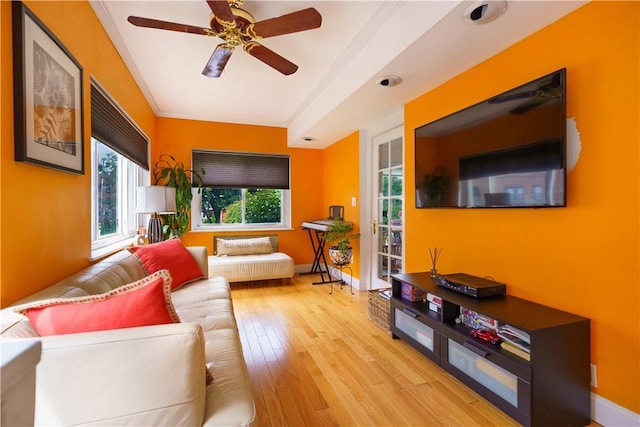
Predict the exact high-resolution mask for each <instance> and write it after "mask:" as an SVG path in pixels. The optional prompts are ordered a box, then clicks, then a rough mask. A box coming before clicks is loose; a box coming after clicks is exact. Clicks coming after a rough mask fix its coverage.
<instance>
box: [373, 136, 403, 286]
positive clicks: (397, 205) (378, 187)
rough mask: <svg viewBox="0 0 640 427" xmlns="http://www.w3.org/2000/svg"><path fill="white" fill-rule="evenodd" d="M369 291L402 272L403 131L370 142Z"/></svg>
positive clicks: (388, 283)
mask: <svg viewBox="0 0 640 427" xmlns="http://www.w3.org/2000/svg"><path fill="white" fill-rule="evenodd" d="M372 149H373V167H372V168H371V170H372V172H373V176H372V180H371V182H372V196H371V200H372V201H373V203H372V204H371V205H372V208H373V212H372V215H371V217H372V218H373V222H372V234H373V236H372V237H373V239H372V243H373V244H372V245H371V254H370V256H371V258H370V259H371V260H372V261H373V262H371V289H382V288H389V287H391V275H392V274H397V273H403V272H404V240H405V239H404V164H403V163H404V127H402V126H400V127H397V128H395V129H393V130H390V131H388V132H385V133H383V134H381V135H379V136H376V137H374V138H373V146H372Z"/></svg>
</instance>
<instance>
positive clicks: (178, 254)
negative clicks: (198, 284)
mask: <svg viewBox="0 0 640 427" xmlns="http://www.w3.org/2000/svg"><path fill="white" fill-rule="evenodd" d="M129 250H130V251H131V252H133V253H134V254H135V255H136V256H137V257H138V259H139V260H140V262H142V265H143V266H144V268H145V269H146V270H147V274H152V273H155V272H156V271H159V270H163V269H165V268H166V269H167V270H169V272H171V277H172V278H173V285H172V287H171V290H174V291H175V290H176V289H178V288H180V287H181V286H184V285H186V284H187V283H191V282H194V281H196V280H200V279H203V278H204V274H202V271H201V270H200V267H198V263H197V261H196V260H195V258H194V257H193V255H191V253H190V252H189V251H188V250H187V248H185V247H184V245H183V244H182V242H181V241H180V239H169V240H165V241H164V242H160V243H152V244H150V245H146V246H133V247H130V248H129Z"/></svg>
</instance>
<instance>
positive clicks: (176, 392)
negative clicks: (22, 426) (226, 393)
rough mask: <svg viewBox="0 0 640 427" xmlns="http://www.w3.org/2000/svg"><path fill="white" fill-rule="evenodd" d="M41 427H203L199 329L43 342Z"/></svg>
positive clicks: (162, 328) (149, 329) (184, 326)
mask: <svg viewBox="0 0 640 427" xmlns="http://www.w3.org/2000/svg"><path fill="white" fill-rule="evenodd" d="M41 340H42V358H41V361H40V363H39V364H38V367H37V372H36V415H35V423H36V425H82V424H91V425H111V426H114V425H118V426H124V425H137V426H140V425H172V426H179V425H201V424H202V418H203V416H204V406H205V399H206V396H205V394H206V391H205V354H204V335H203V331H202V328H201V327H200V325H198V324H195V323H175V324H169V325H158V326H146V327H139V328H129V329H118V330H109V331H100V332H89V333H81V334H70V335H58V336H51V337H43V338H42V339H41Z"/></svg>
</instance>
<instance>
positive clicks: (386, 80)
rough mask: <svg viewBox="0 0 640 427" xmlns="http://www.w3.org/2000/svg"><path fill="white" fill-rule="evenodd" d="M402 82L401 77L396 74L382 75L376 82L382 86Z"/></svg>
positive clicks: (395, 84)
mask: <svg viewBox="0 0 640 427" xmlns="http://www.w3.org/2000/svg"><path fill="white" fill-rule="evenodd" d="M400 83H402V79H401V78H400V77H398V76H382V77H380V78H379V79H378V84H379V85H380V86H383V87H391V86H397V85H399V84H400Z"/></svg>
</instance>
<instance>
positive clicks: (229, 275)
mask: <svg viewBox="0 0 640 427" xmlns="http://www.w3.org/2000/svg"><path fill="white" fill-rule="evenodd" d="M293 273H294V263H293V259H292V258H291V257H290V256H289V255H287V254H285V253H282V252H274V253H271V254H260V255H235V256H227V255H223V256H210V257H209V276H210V277H213V276H222V277H224V278H226V279H227V280H228V281H230V282H246V281H250V280H269V279H283V278H291V277H293Z"/></svg>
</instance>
